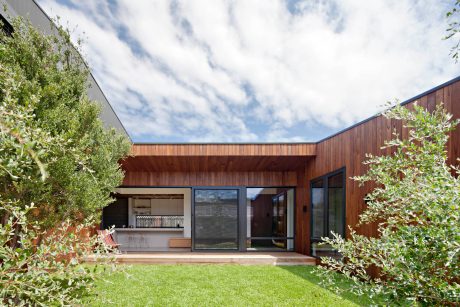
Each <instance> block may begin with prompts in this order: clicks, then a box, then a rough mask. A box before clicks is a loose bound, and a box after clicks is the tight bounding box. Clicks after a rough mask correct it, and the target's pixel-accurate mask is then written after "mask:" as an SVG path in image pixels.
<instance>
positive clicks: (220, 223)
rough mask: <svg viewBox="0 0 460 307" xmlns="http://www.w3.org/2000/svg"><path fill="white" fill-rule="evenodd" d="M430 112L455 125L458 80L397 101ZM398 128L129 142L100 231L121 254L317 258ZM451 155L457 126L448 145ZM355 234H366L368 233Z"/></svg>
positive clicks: (353, 212)
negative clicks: (296, 139) (222, 140)
mask: <svg viewBox="0 0 460 307" xmlns="http://www.w3.org/2000/svg"><path fill="white" fill-rule="evenodd" d="M415 101H418V103H419V104H420V105H421V106H423V107H425V108H427V109H428V110H433V109H434V108H435V105H436V103H437V102H443V103H444V105H445V107H446V109H447V110H448V111H449V112H450V113H452V114H453V115H454V117H455V118H460V78H456V79H454V80H451V81H449V82H447V83H445V84H442V85H440V86H438V87H436V88H433V89H431V90H429V91H427V92H425V93H423V94H420V95H418V96H416V97H414V98H412V99H410V100H408V101H406V102H404V103H403V104H405V105H406V106H407V107H410V106H411V104H412V103H414V102H415ZM393 130H396V131H397V132H399V134H400V135H401V136H403V137H404V136H407V129H405V128H403V127H402V124H401V122H400V121H395V120H387V119H386V118H384V117H383V116H379V115H377V116H374V117H371V118H368V119H366V120H364V121H362V122H360V123H358V124H356V125H354V126H352V127H349V128H347V129H345V130H343V131H341V132H339V133H336V134H334V135H331V136H330V137H327V138H325V139H323V140H321V141H319V142H316V143H274V144H133V147H132V154H133V156H132V157H129V158H127V159H126V160H124V161H122V166H123V169H124V170H125V172H126V175H125V179H124V182H123V185H122V186H120V187H119V188H118V189H117V194H116V198H117V201H116V202H115V203H113V204H111V205H109V206H108V207H107V208H105V209H104V214H103V227H109V226H110V225H115V227H116V235H117V240H118V241H119V243H121V244H122V246H123V249H125V250H128V251H157V250H185V249H186V250H192V251H215V250H226V251H229V250H233V251H253V250H256V251H259V250H270V251H274V250H282V251H296V252H299V253H302V254H306V255H312V256H319V255H321V254H324V253H331V252H333V251H330V250H328V249H327V248H325V247H318V242H320V241H321V237H324V236H327V235H328V234H329V233H330V231H334V232H337V233H340V234H342V235H347V231H348V230H347V225H352V226H354V225H356V223H357V221H358V216H359V214H360V212H362V211H363V209H364V208H365V203H364V200H363V199H364V197H365V195H366V194H367V193H368V192H369V191H370V189H371V188H372V187H371V186H370V185H369V186H364V187H359V186H358V183H357V182H355V181H353V180H352V179H351V178H350V177H352V176H357V175H362V174H363V173H364V172H365V170H366V166H365V165H363V163H362V162H363V160H364V159H365V154H366V153H372V154H375V155H383V154H390V153H391V152H390V150H389V149H384V150H382V149H381V146H382V145H383V143H384V141H385V140H389V139H390V138H391V133H392V131H393ZM448 151H449V152H448V154H449V159H450V162H451V163H455V162H456V158H457V157H459V156H460V129H457V130H456V131H454V132H452V134H451V138H450V143H449V146H448ZM358 231H359V232H360V233H362V234H366V235H375V234H376V228H375V226H372V225H369V226H365V227H361V228H360V229H358Z"/></svg>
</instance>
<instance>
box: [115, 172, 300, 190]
mask: <svg viewBox="0 0 460 307" xmlns="http://www.w3.org/2000/svg"><path fill="white" fill-rule="evenodd" d="M296 185H297V173H296V172H126V175H125V179H124V181H123V186H175V187H178V186H179V187H182V186H255V187H258V186H296Z"/></svg>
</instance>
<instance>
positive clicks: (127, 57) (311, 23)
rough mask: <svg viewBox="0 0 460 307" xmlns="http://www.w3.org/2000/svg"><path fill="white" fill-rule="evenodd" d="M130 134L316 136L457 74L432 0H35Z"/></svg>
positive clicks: (247, 138)
mask: <svg viewBox="0 0 460 307" xmlns="http://www.w3.org/2000/svg"><path fill="white" fill-rule="evenodd" d="M38 3H39V4H40V5H41V6H42V7H43V8H44V10H45V11H46V12H47V13H48V14H49V15H50V16H52V17H54V16H57V15H58V16H60V18H61V22H62V23H63V24H67V25H69V27H70V28H71V29H74V30H73V36H74V39H76V38H77V37H82V38H83V39H84V40H85V44H84V47H83V53H84V56H85V57H86V59H87V61H88V62H89V64H90V67H91V69H92V71H93V74H94V76H95V78H96V79H97V81H98V83H99V85H100V86H101V88H102V90H103V91H104V93H105V94H106V96H107V98H108V99H109V101H110V103H111V104H112V106H113V108H114V109H115V111H116V113H117V114H118V116H119V117H120V119H121V121H122V123H123V124H124V126H125V127H126V129H127V131H128V133H129V134H130V136H131V137H132V139H133V140H134V141H136V142H278V141H283V142H284V141H316V140H319V139H321V138H322V137H325V136H328V135H330V134H332V133H334V132H336V131H339V130H341V129H343V128H345V127H347V126H350V125H352V124H353V123H356V122H358V121H360V120H362V119H364V118H366V117H368V116H371V115H373V114H375V113H376V112H378V111H379V110H380V109H381V106H382V105H384V104H385V102H386V101H389V100H391V101H393V100H395V99H400V100H405V99H408V98H410V97H412V96H415V95H417V94H419V93H421V92H423V91H425V90H428V89H430V88H432V87H434V86H436V85H439V84H441V83H443V82H445V81H448V80H449V79H452V78H454V77H456V76H458V75H460V71H459V67H460V66H459V64H455V63H454V61H453V60H452V59H451V58H450V57H449V50H450V47H451V46H452V45H453V42H452V41H443V40H442V37H443V36H444V35H445V32H444V31H445V28H446V20H445V19H444V15H445V12H446V10H447V7H448V5H449V4H450V3H451V1H439V0H426V1H414V0H398V1H393V0H374V1H359V0H340V1H339V0H337V1H322V0H312V1H301V0H295V1H294V0H293V1H276V0H264V1H256V0H252V1H251V0H249V1H248V0H235V1H217V0H207V1H201V0H194V1H166V0H165V1H130V0H111V1H107V2H104V1H96V0H94V1H77V0H39V1H38Z"/></svg>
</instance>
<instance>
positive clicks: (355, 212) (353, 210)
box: [296, 82, 460, 254]
mask: <svg viewBox="0 0 460 307" xmlns="http://www.w3.org/2000/svg"><path fill="white" fill-rule="evenodd" d="M417 101H418V104H419V105H421V106H423V107H425V108H426V109H428V110H430V111H433V110H434V109H435V106H436V104H437V103H440V102H443V104H444V105H445V108H446V109H447V110H448V111H449V112H450V113H452V114H453V115H454V118H460V82H456V83H452V84H450V85H447V86H445V87H443V88H440V89H437V90H436V91H434V92H431V93H429V94H427V95H425V96H423V97H421V98H419V99H417ZM406 106H407V107H408V108H412V107H413V101H412V102H410V103H408V104H406ZM393 129H395V130H396V131H397V132H398V133H399V134H400V135H401V136H402V137H407V136H408V130H407V129H406V128H404V127H403V125H402V123H401V121H397V120H388V119H386V118H385V117H383V116H378V117H375V118H372V119H370V120H368V121H366V122H363V123H362V124H360V125H357V126H355V127H352V128H351V129H348V130H346V131H344V132H342V133H339V134H337V135H335V136H333V137H331V138H329V139H326V140H324V141H322V142H319V143H318V144H317V148H316V157H315V158H312V159H311V160H309V161H308V162H307V164H306V165H307V166H306V168H305V171H304V173H303V176H302V175H299V180H298V187H297V195H298V198H299V197H300V198H301V200H300V201H299V200H298V201H299V202H301V203H302V202H304V204H306V205H308V211H307V212H303V210H302V206H297V209H296V210H297V211H296V217H297V221H296V225H297V242H296V243H297V244H296V249H297V251H298V252H301V253H304V254H309V253H310V227H309V225H310V201H311V200H310V195H309V194H310V189H309V185H310V181H311V180H312V179H314V178H317V177H319V176H322V175H325V174H327V173H330V172H332V171H335V170H337V169H340V168H343V167H345V168H346V174H345V175H346V178H347V179H346V208H347V209H346V223H347V225H351V226H353V227H354V226H355V225H356V223H357V222H358V216H359V214H360V213H361V212H362V211H363V210H364V208H365V204H364V200H363V199H364V197H365V195H366V194H367V193H369V192H370V191H371V190H372V188H373V186H372V185H371V184H367V185H365V186H363V187H359V185H358V183H357V182H356V181H354V180H352V179H350V177H352V176H358V175H362V174H364V173H365V172H366V170H367V167H366V166H365V165H363V161H364V160H365V159H366V157H365V155H366V153H372V154H374V155H389V154H391V150H390V149H381V147H382V146H383V144H384V141H385V140H390V139H391V138H392V131H393ZM447 151H448V157H449V162H450V163H454V164H458V162H457V158H458V157H459V156H460V128H459V127H457V129H456V130H455V131H453V132H452V133H451V134H450V140H449V145H448V149H447ZM302 177H304V178H306V180H305V181H303V180H302ZM299 195H300V196H299ZM357 230H358V232H359V233H361V234H364V235H376V233H377V227H376V225H366V226H362V227H360V228H357ZM299 232H300V233H299ZM347 235H348V230H347Z"/></svg>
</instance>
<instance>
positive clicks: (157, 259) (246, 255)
mask: <svg viewBox="0 0 460 307" xmlns="http://www.w3.org/2000/svg"><path fill="white" fill-rule="evenodd" d="M85 260H86V261H87V262H94V261H95V260H96V258H95V257H94V256H92V255H89V256H87V257H86V258H85ZM115 261H116V262H118V263H126V264H243V265H315V264H316V259H315V258H313V257H309V256H305V255H301V254H298V253H295V252H255V251H254V252H253V251H250V252H230V253H223V252H209V253H205V252H149V253H127V254H119V255H115Z"/></svg>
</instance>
